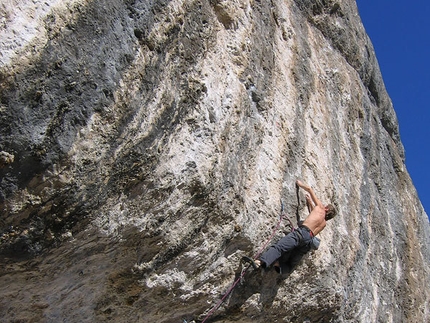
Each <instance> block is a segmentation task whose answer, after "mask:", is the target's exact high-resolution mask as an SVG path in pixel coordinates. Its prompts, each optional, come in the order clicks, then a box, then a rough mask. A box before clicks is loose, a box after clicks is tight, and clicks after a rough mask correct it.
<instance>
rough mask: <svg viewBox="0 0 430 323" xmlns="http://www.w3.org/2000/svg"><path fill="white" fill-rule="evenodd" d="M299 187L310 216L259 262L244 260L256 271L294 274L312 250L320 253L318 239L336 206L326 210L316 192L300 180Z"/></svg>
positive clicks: (264, 254) (245, 258)
mask: <svg viewBox="0 0 430 323" xmlns="http://www.w3.org/2000/svg"><path fill="white" fill-rule="evenodd" d="M296 185H297V187H300V188H302V189H304V190H305V191H306V192H307V194H306V204H307V207H308V210H309V212H310V214H309V215H308V217H307V218H306V219H305V220H304V221H303V222H302V223H301V224H300V225H299V227H298V228H297V229H295V230H293V231H291V232H290V233H288V234H287V235H286V236H285V237H283V238H282V239H281V240H279V241H278V242H277V243H275V244H274V245H273V246H271V247H270V248H269V249H268V250H267V251H266V252H265V253H263V254H262V255H261V256H260V258H259V259H256V260H253V259H252V258H250V257H246V256H245V257H243V258H242V260H243V261H245V262H249V263H251V265H252V266H253V267H254V268H255V269H257V268H269V267H270V266H271V265H273V267H274V268H275V270H276V271H277V272H278V273H280V274H285V273H289V272H291V271H292V270H293V269H294V267H295V266H296V265H297V264H298V263H299V262H300V260H301V259H302V258H303V256H304V255H305V254H306V253H308V252H309V251H310V250H311V249H318V246H319V239H318V238H316V237H315V236H316V235H317V234H318V233H320V232H321V231H322V230H323V229H324V228H325V226H326V221H328V220H330V219H332V218H333V217H335V216H336V214H337V211H336V209H335V208H334V206H333V205H331V204H328V205H327V206H324V205H323V204H322V203H321V201H320V200H319V199H318V198H317V197H316V195H315V192H314V190H313V189H312V188H311V187H310V186H309V185H307V184H305V183H303V182H301V181H299V180H297V181H296Z"/></svg>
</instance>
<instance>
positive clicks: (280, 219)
mask: <svg viewBox="0 0 430 323" xmlns="http://www.w3.org/2000/svg"><path fill="white" fill-rule="evenodd" d="M283 219H287V220H288V222H289V226H290V227H291V231H294V230H295V229H294V226H293V223H292V222H291V220H290V219H289V218H288V216H287V215H286V214H285V213H284V203H283V202H282V201H281V216H280V218H279V221H278V224H277V225H276V227H275V229H273V231H272V234H271V236H270V237H269V239H267V241H266V242H265V244H264V245H263V246H262V247H261V248H260V250H259V251H258V252H257V253H256V254H255V255H254V257H253V258H252V259H258V258H259V257H260V255H261V254H262V253H263V251H264V250H265V249H266V247H267V245H268V244H269V243H270V241H272V239H273V238H274V237H275V235H276V232H277V231H278V229H279V227H280V226H281V223H282V220H283ZM251 266H252V265H251V264H248V266H246V267H244V268H243V269H242V271H241V273H240V275H239V277H238V278H237V279H236V280H235V281H234V283H233V284H232V285H231V286H230V288H229V289H228V290H227V292H226V293H225V294H224V296H223V297H222V298H221V299H220V300H219V302H218V303H217V304H216V305H215V306H214V307H213V308H212V309H211V310H210V311H209V312H208V314H206V316H205V318H204V320H203V321H202V323H204V322H206V320H207V319H208V318H209V317H210V316H211V315H212V314H213V313H214V312H215V311H216V310H217V309H218V308H219V307H220V306H221V304H222V303H223V302H224V301H225V299H226V298H227V297H228V295H229V294H230V293H231V292H232V291H233V289H234V288H235V287H236V285H237V284H238V283H239V282H242V281H243V277H244V276H245V273H246V271H247V270H248V269H249V268H250V267H251Z"/></svg>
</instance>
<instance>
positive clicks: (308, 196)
mask: <svg viewBox="0 0 430 323" xmlns="http://www.w3.org/2000/svg"><path fill="white" fill-rule="evenodd" d="M306 205H307V206H308V210H309V213H311V212H312V210H313V209H314V207H315V205H314V203H313V202H312V201H311V197H310V195H309V194H306Z"/></svg>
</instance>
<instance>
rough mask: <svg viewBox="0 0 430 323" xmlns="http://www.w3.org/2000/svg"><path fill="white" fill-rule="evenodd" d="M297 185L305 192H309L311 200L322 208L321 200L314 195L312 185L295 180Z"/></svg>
mask: <svg viewBox="0 0 430 323" xmlns="http://www.w3.org/2000/svg"><path fill="white" fill-rule="evenodd" d="M296 184H297V186H299V187H301V188H303V189H304V190H305V191H306V192H308V193H309V195H310V196H311V199H312V202H313V203H314V204H315V205H318V206H320V207H322V208H324V205H323V204H322V203H321V201H320V200H319V199H318V198H317V196H316V195H315V192H314V190H313V189H312V187H310V186H309V185H307V184H305V183H303V182H302V181H299V180H297V182H296Z"/></svg>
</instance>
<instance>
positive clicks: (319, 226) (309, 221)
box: [303, 205, 326, 235]
mask: <svg viewBox="0 0 430 323" xmlns="http://www.w3.org/2000/svg"><path fill="white" fill-rule="evenodd" d="M303 225H305V226H307V227H308V228H309V229H311V231H312V232H313V234H314V235H317V234H318V233H320V232H321V231H322V230H323V229H324V228H325V226H326V220H325V209H324V208H323V207H321V206H319V205H316V206H315V207H314V209H313V210H312V212H311V213H310V214H309V215H308V217H307V218H306V219H305V221H303Z"/></svg>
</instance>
